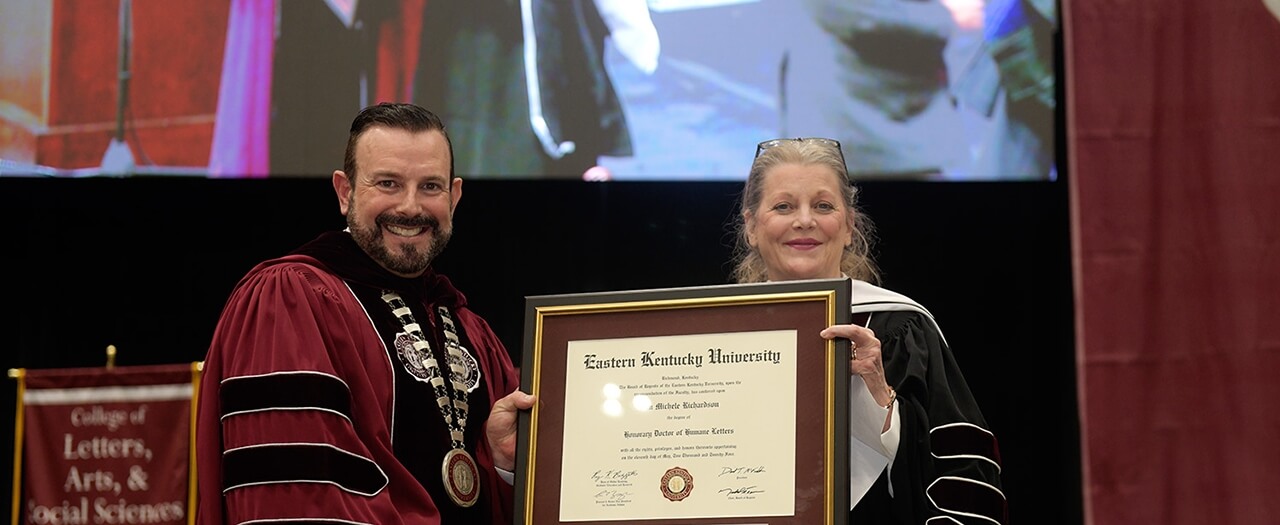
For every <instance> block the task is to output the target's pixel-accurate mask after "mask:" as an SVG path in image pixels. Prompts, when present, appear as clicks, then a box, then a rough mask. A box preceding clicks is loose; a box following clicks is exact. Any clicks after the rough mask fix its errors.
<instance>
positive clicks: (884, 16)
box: [0, 0, 1056, 181]
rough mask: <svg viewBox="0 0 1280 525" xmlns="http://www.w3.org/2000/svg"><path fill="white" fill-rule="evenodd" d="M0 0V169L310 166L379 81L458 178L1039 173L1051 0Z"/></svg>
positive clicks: (339, 142)
mask: <svg viewBox="0 0 1280 525" xmlns="http://www.w3.org/2000/svg"><path fill="white" fill-rule="evenodd" d="M33 4H35V5H23V6H13V5H11V4H10V3H6V4H4V5H3V6H0V45H2V46H3V50H4V52H3V53H0V175H3V176H48V177H83V176H131V175H157V176H198V177H227V178H263V177H327V176H328V175H329V174H330V173H332V171H333V170H334V169H335V168H338V167H340V166H341V163H342V154H343V149H344V147H345V143H346V136H347V127H348V126H349V124H350V121H351V118H352V117H353V116H354V115H355V113H356V112H357V111H358V110H359V109H360V108H361V107H363V106H365V105H368V104H371V103H374V102H378V101H403V102H414V103H417V104H421V105H423V106H426V107H428V108H429V109H432V110H433V111H435V112H437V113H439V114H440V115H441V116H442V117H443V118H444V120H445V123H446V126H447V127H448V129H449V133H450V136H451V138H452V140H453V144H454V148H455V156H456V167H457V171H458V173H459V174H460V175H462V176H465V177H468V178H512V179H516V178H519V179H536V178H572V179H586V180H713V179H718V180H737V179H743V178H745V177H746V173H747V169H748V168H749V166H750V163H751V160H752V159H751V155H752V154H753V153H754V151H755V145H756V143H758V142H760V141H762V140H766V139H770V138H776V137H784V136H785V137H811V136H823V137H830V138H834V139H837V140H839V141H840V142H841V144H842V147H843V149H844V154H845V158H846V159H847V161H848V163H849V169H850V173H851V174H852V175H853V176H855V177H857V178H858V179H861V180H877V179H889V180H937V181H947V180H1052V179H1054V178H1056V170H1055V167H1054V164H1053V162H1054V158H1055V155H1054V151H1053V147H1054V142H1055V141H1054V136H1053V134H1054V130H1055V123H1054V114H1055V111H1054V105H1055V94H1054V92H1055V89H1054V88H1055V78H1054V64H1053V61H1052V60H1053V45H1054V33H1055V31H1056V11H1055V2H1054V0H985V1H984V0H647V1H646V0H559V1H551V0H471V1H467V2H438V1H430V0H398V1H394V0H382V1H375V0H364V1H359V0H325V1H321V0H315V1H298V2H293V1H290V2H270V1H268V2H260V1H254V0H132V1H131V0H118V1H107V2H102V1H93V0H64V1H62V2H52V3H47V2H36V3H33Z"/></svg>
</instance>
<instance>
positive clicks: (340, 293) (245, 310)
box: [196, 104, 533, 524]
mask: <svg viewBox="0 0 1280 525" xmlns="http://www.w3.org/2000/svg"><path fill="white" fill-rule="evenodd" d="M333 188H334V191H335V192H336V193H337V196H338V206H339V209H340V210H341V212H342V214H343V215H345V216H346V218H347V229H346V230H345V231H342V232H329V233H325V234H322V235H321V236H319V237H318V238H316V239H315V240H314V241H312V242H310V243H308V244H305V245H303V246H302V247H301V248H299V249H298V250H297V251H295V252H294V253H292V254H290V255H288V256H286V257H283V258H279V259H275V260H271V261H267V262H264V263H262V264H260V265H258V266H257V267H255V268H254V269H253V270H251V271H250V272H249V274H248V275H246V276H245V277H244V278H243V279H242V280H241V281H240V283H239V284H238V285H237V286H236V289H235V291H234V292H233V293H232V296H231V298H230V300H229V301H228V302H227V305H226V307H225V309H224V311H223V314H222V319H221V320H220V321H219V323H218V327H217V329H216V331H215V333H214V338H213V343H212V345H211V346H210V348H209V354H208V356H207V359H206V361H205V376H204V379H203V381H202V385H201V391H200V406H199V413H198V416H197V417H198V428H197V438H196V454H197V472H198V483H199V497H200V501H199V505H198V513H197V518H198V521H199V522H201V523H206V524H213V523H245V522H252V523H273V522H286V521H288V522H321V521H324V522H333V523H377V524H394V523H445V524H449V523H508V522H510V521H511V519H510V513H511V508H512V488H511V471H512V470H513V469H514V464H515V430H516V415H517V412H518V410H521V409H528V408H530V407H532V405H533V397H532V396H529V395H527V394H524V393H521V392H519V391H518V390H516V388H517V387H518V378H517V377H516V374H515V371H514V368H513V367H512V364H511V361H510V358H509V357H508V355H507V352H506V350H505V349H504V348H503V347H502V344H501V342H499V340H498V338H497V336H495V335H494V333H493V332H492V330H490V328H489V326H488V324H487V323H486V322H485V321H484V320H483V319H481V318H480V317H479V316H478V315H476V314H475V313H474V312H472V311H471V310H470V309H469V308H468V307H467V303H466V299H465V298H464V297H463V296H462V294H461V293H459V292H458V291H457V290H456V289H454V288H453V286H452V285H451V284H450V282H449V280H448V279H447V278H446V277H444V276H443V275H440V274H437V273H435V272H434V271H433V270H432V268H431V262H432V261H433V260H434V259H435V257H436V256H437V255H439V254H440V252H441V251H442V250H443V249H444V247H445V244H447V243H448V241H449V237H450V235H451V234H452V231H453V228H452V222H453V221H452V219H453V211H454V208H455V207H456V206H457V204H458V201H459V200H460V199H461V197H462V180H461V179H458V178H456V177H454V174H453V152H452V146H451V144H450V142H449V138H448V136H447V135H446V133H445V130H444V125H443V124H442V123H441V121H440V119H439V118H438V117H436V116H435V115H434V114H432V113H431V112H429V111H427V110H425V109H423V108H421V107H418V106H414V105H410V104H379V105H376V106H371V107H368V108H365V109H364V110H363V111H361V112H360V114H359V115H358V116H357V117H356V118H355V121H354V122H352V124H351V132H350V137H349V139H348V141H347V149H346V157H345V160H344V162H343V169H342V170H339V171H335V172H334V173H333ZM482 430H483V435H482ZM499 469H501V470H499Z"/></svg>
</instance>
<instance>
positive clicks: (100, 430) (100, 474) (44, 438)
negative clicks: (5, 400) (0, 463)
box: [19, 365, 197, 525]
mask: <svg viewBox="0 0 1280 525" xmlns="http://www.w3.org/2000/svg"><path fill="white" fill-rule="evenodd" d="M196 380H197V376H196V374H194V373H193V372H192V366H191V365H161V366H147V367H127V368H112V369H107V368H94V369H88V368H85V369H70V370H28V371H26V374H25V378H24V381H25V385H24V390H25V392H24V393H23V394H22V398H21V402H22V414H21V415H20V416H19V417H21V420H20V425H19V427H20V430H21V431H22V433H23V434H22V436H20V438H21V443H20V445H19V446H22V447H24V448H25V452H26V454H25V459H24V461H23V464H22V469H23V470H22V491H21V502H20V503H19V505H21V509H22V515H23V518H22V520H21V523H27V524H32V525H81V524H86V525H88V524H93V525H111V524H131V525H132V524H174V525H179V524H184V523H187V522H188V518H189V515H190V512H189V510H188V504H189V497H190V483H189V479H190V473H191V472H190V471H191V461H190V457H191V454H190V452H191V421H192V419H191V415H192V413H191V412H192V411H191V407H192V403H191V401H192V395H193V392H194V388H193V387H194V382H195V381H196Z"/></svg>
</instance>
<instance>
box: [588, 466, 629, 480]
mask: <svg viewBox="0 0 1280 525" xmlns="http://www.w3.org/2000/svg"><path fill="white" fill-rule="evenodd" d="M636 474H637V472H636V471H634V470H612V469H610V470H597V471H595V472H592V473H591V481H602V480H606V479H616V480H622V481H626V480H628V479H631V477H632V476H635V475H636Z"/></svg>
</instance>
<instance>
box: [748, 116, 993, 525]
mask: <svg viewBox="0 0 1280 525" xmlns="http://www.w3.org/2000/svg"><path fill="white" fill-rule="evenodd" d="M856 204H857V190H856V189H855V188H854V187H853V185H852V184H851V183H850V182H849V179H848V172H847V170H846V168H845V164H844V157H843V155H842V154H841V152H840V144H839V143H838V142H836V141H834V140H831V139H820V138H807V139H776V140H770V141H765V142H762V143H760V145H759V147H758V148H757V149H756V159H755V161H754V162H753V163H752V165H751V173H750V175H749V176H748V177H747V183H746V186H745V188H744V189H743V195H742V210H741V214H740V220H741V222H740V223H739V224H738V230H739V232H738V233H739V235H738V236H737V237H738V248H737V257H736V259H737V267H736V268H735V277H736V278H737V280H738V281H739V282H744V283H746V282H761V281H784V280H793V279H821V278H838V277H841V276H848V277H851V278H853V279H854V281H853V293H852V297H853V306H852V309H853V312H854V319H855V323H854V324H848V325H835V326H831V327H828V328H827V329H825V330H823V331H822V337H824V338H827V339H833V338H837V337H843V338H847V339H849V340H850V341H851V342H852V344H851V347H852V349H853V352H852V355H853V359H852V360H851V361H850V363H849V370H850V373H851V374H854V375H855V376H856V377H855V378H854V380H853V381H852V383H851V385H850V411H851V414H850V415H851V418H850V421H851V424H850V427H851V428H850V437H851V439H850V452H851V456H850V458H851V459H850V467H851V492H852V501H853V502H854V506H853V510H852V511H851V522H853V523H904V524H906V523H911V524H923V523H925V522H926V521H928V520H929V519H930V518H935V517H936V518H937V519H936V520H933V521H930V523H1005V521H1006V510H1005V500H1004V494H1003V493H1002V492H1001V491H1000V460H999V453H998V450H997V446H996V440H995V436H994V435H993V434H992V433H991V432H990V431H988V430H987V429H986V422H985V421H984V419H983V417H982V413H981V411H979V410H978V406H977V404H976V403H975V401H974V399H973V395H972V394H970V392H969V388H968V386H966V384H965V381H964V376H963V375H961V373H960V369H959V367H958V365H957V364H956V362H955V359H954V357H953V356H952V355H951V351H950V350H949V349H948V347H947V343H946V339H944V338H943V336H942V332H941V330H939V328H938V326H937V324H936V323H934V321H933V317H932V316H931V315H930V314H929V312H928V311H927V310H925V309H924V308H923V307H921V306H920V305H919V304H917V303H915V302H914V301H912V300H911V299H909V298H907V297H905V296H902V295H900V294H897V293H894V292H890V291H888V290H885V289H883V288H879V287H877V286H875V285H872V284H870V283H869V282H868V281H875V280H876V278H877V275H876V269H875V264H874V263H873V262H872V260H871V257H870V224H869V223H868V222H867V219H866V217H865V216H863V215H862V214H861V213H859V212H858V210H857V206H856ZM859 379H860V380H859ZM947 518H950V521H948V520H947Z"/></svg>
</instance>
